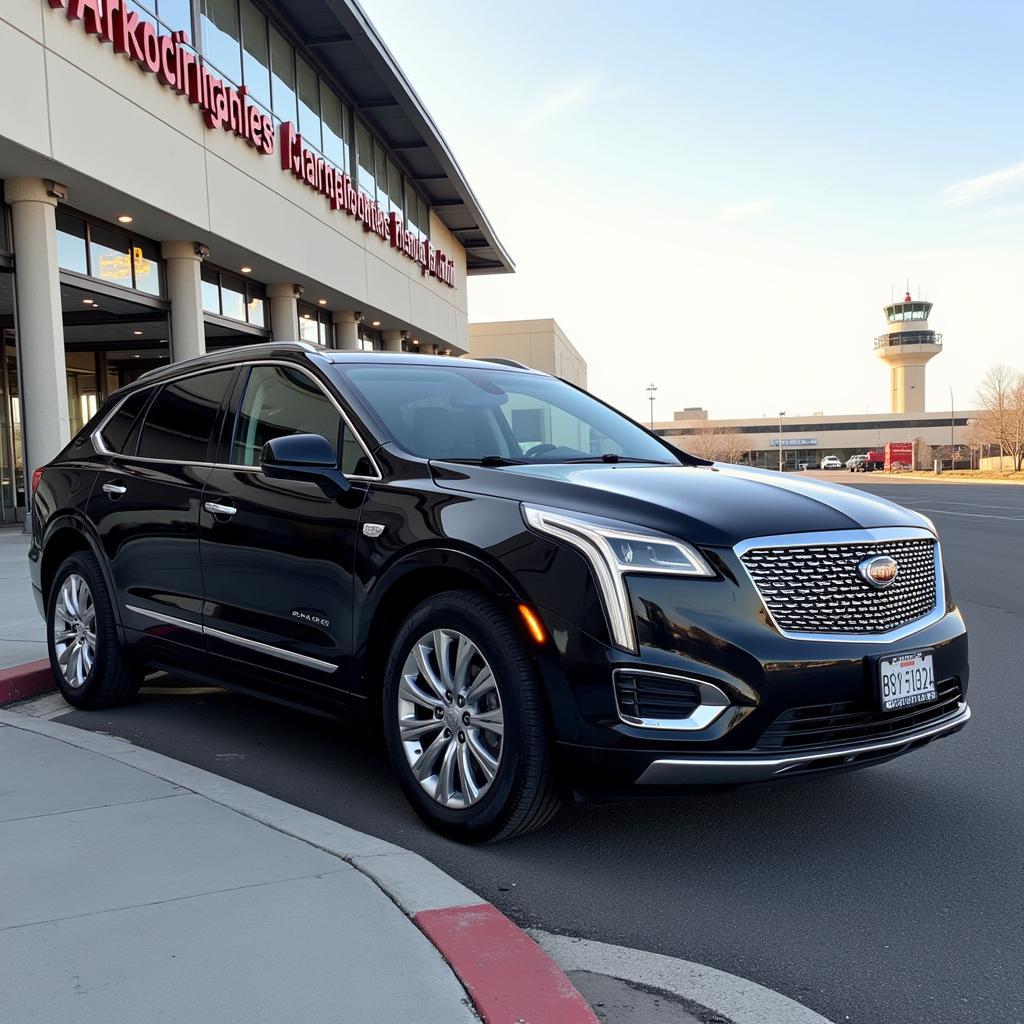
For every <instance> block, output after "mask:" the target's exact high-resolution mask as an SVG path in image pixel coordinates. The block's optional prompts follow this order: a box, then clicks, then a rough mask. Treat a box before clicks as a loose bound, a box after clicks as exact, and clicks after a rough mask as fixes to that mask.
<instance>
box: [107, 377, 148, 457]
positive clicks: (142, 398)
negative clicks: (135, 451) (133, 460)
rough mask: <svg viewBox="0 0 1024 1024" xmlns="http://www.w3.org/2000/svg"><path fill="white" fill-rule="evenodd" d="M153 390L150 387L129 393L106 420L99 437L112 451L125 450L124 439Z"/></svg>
mask: <svg viewBox="0 0 1024 1024" xmlns="http://www.w3.org/2000/svg"><path fill="white" fill-rule="evenodd" d="M152 394H153V392H152V390H151V389H150V388H143V390H142V391H136V392H135V393H134V394H132V395H129V396H128V397H127V398H126V399H125V400H124V401H123V402H122V403H121V404H120V405H119V406H118V408H117V412H115V413H114V415H113V416H111V417H110V419H109V420H107V422H106V425H105V426H104V427H103V430H101V431H100V437H101V438H102V439H103V443H104V445H106V447H107V448H108V449H109V450H110V451H112V452H123V451H125V441H126V439H127V438H128V434H129V432H130V431H131V429H132V425H133V424H134V423H135V420H136V419H137V418H138V416H139V413H140V412H142V410H143V409H144V408H145V406H146V403H147V402H148V401H149V397H150V395H152Z"/></svg>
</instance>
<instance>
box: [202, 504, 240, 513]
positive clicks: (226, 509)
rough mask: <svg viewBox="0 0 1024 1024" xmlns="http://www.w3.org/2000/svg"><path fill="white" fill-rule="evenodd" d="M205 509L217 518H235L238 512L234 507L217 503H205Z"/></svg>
mask: <svg viewBox="0 0 1024 1024" xmlns="http://www.w3.org/2000/svg"><path fill="white" fill-rule="evenodd" d="M203 508H205V509H206V511H207V512H212V513H213V514H214V515H215V516H233V515H234V514H235V513H236V512H237V511H238V509H237V508H235V506H234V505H221V504H219V503H218V502H216V501H207V502H205V503H204V504H203Z"/></svg>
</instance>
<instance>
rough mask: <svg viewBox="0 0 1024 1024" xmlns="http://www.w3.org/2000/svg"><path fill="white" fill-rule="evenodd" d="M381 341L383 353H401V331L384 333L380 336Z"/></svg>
mask: <svg viewBox="0 0 1024 1024" xmlns="http://www.w3.org/2000/svg"><path fill="white" fill-rule="evenodd" d="M381 339H382V340H383V342H384V351H385V352H401V351H402V332H401V331H384V332H383V333H382V334H381Z"/></svg>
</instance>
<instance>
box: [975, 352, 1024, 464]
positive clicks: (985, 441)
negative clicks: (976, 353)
mask: <svg viewBox="0 0 1024 1024" xmlns="http://www.w3.org/2000/svg"><path fill="white" fill-rule="evenodd" d="M977 401H978V405H979V406H980V408H981V415H980V416H978V417H977V418H976V419H975V420H974V421H973V422H972V423H971V424H970V426H969V428H968V437H969V439H970V440H971V442H972V443H974V444H981V445H996V446H998V448H999V454H1000V456H1002V455H1004V454H1005V455H1008V456H1009V457H1010V460H1011V461H1012V463H1013V468H1014V470H1015V471H1016V472H1018V473H1019V472H1020V470H1021V465H1022V464H1024V373H1021V372H1020V371H1019V370H1014V369H1013V368H1012V367H1009V366H1006V365H1005V364H1003V363H999V364H998V365H996V366H993V367H992V368H991V369H990V370H989V371H988V373H986V374H985V376H984V378H983V379H982V382H981V386H980V387H979V388H978V396H977Z"/></svg>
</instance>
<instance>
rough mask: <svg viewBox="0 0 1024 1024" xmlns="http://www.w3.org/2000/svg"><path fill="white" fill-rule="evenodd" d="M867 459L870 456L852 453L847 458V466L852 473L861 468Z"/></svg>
mask: <svg viewBox="0 0 1024 1024" xmlns="http://www.w3.org/2000/svg"><path fill="white" fill-rule="evenodd" d="M867 461H868V457H867V456H866V455H851V456H850V457H849V458H848V459H847V460H846V468H847V469H848V470H849V471H850V472H851V473H856V472H857V471H858V470H859V469H860V468H861V466H863V465H864V463H865V462H867Z"/></svg>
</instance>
